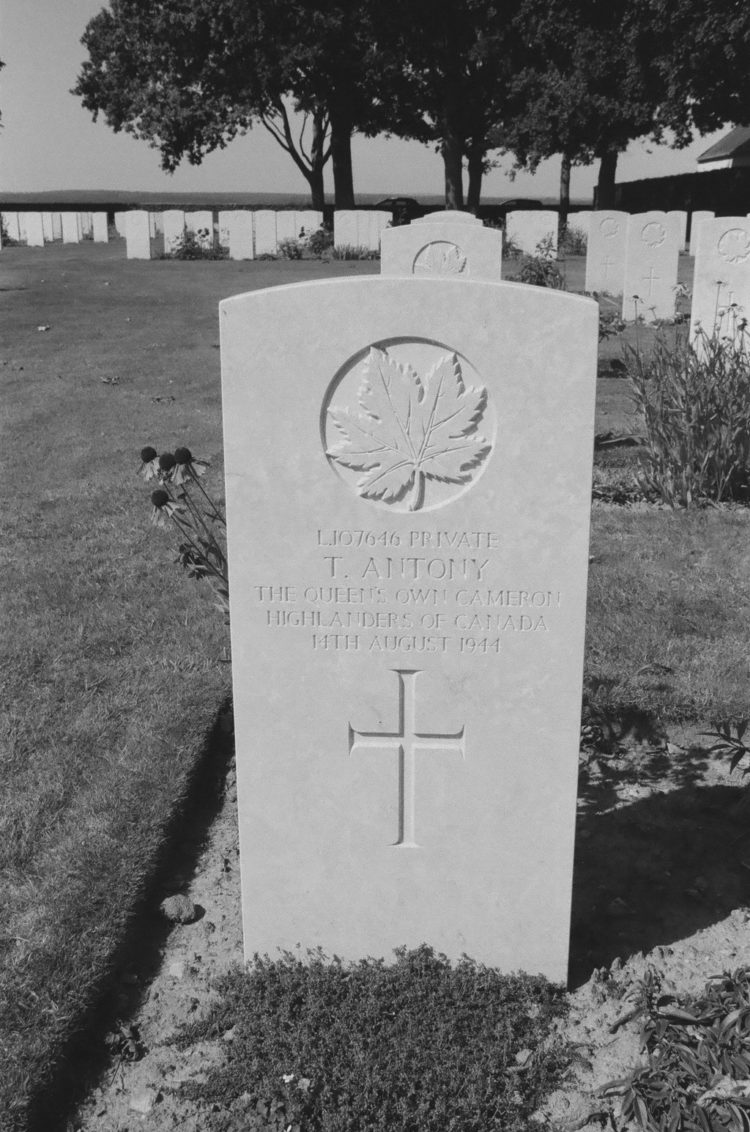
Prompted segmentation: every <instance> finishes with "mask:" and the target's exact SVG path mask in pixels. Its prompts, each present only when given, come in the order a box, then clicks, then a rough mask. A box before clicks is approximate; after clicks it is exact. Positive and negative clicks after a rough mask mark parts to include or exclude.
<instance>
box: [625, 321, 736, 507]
mask: <svg viewBox="0 0 750 1132" xmlns="http://www.w3.org/2000/svg"><path fill="white" fill-rule="evenodd" d="M626 351H627V353H626V358H627V367H628V375H629V377H630V382H631V388H632V391H633V396H634V400H635V403H636V407H637V408H638V410H639V411H640V413H641V414H642V416H643V419H644V423H645V430H646V444H645V446H644V447H643V449H642V450H641V452H640V460H641V472H640V479H641V484H642V486H643V488H644V490H647V491H649V492H654V493H655V494H656V495H657V496H658V498H660V499H661V500H662V501H663V502H664V503H667V504H669V506H670V507H690V506H691V505H693V504H696V503H706V502H713V503H719V502H723V501H729V500H741V501H746V500H747V499H748V498H749V497H750V353H749V352H748V340H747V335H746V332H745V330H744V328H741V327H738V328H737V332H736V333H735V334H733V335H722V334H720V333H718V332H717V333H715V334H713V335H711V336H710V337H709V336H708V335H707V334H705V333H704V332H702V331H699V333H698V334H697V336H696V338H695V341H694V342H693V343H692V344H690V343H688V342H687V341H685V339H684V336H683V337H682V338H681V339H680V338H678V337H677V334H675V340H674V342H673V343H672V344H669V343H667V341H666V339H665V338H664V337H660V338H657V340H656V342H655V344H654V348H653V350H652V352H651V354H650V355H649V356H648V358H644V356H643V355H642V353H641V351H640V349H639V348H637V347H636V348H632V347H631V348H627V347H626Z"/></svg>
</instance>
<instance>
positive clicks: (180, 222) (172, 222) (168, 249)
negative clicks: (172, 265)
mask: <svg viewBox="0 0 750 1132" xmlns="http://www.w3.org/2000/svg"><path fill="white" fill-rule="evenodd" d="M162 225H163V229H164V252H165V254H166V255H171V254H172V252H173V251H174V250H175V248H176V247H177V245H178V244H179V243H180V241H181V240H182V238H183V236H184V235H185V213H184V212H183V211H182V209H181V208H168V209H166V210H165V212H164V215H163V218H162Z"/></svg>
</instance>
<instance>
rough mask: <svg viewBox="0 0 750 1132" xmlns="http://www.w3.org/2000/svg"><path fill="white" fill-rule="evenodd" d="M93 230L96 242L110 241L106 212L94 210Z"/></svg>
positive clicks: (106, 242)
mask: <svg viewBox="0 0 750 1132" xmlns="http://www.w3.org/2000/svg"><path fill="white" fill-rule="evenodd" d="M91 230H92V234H93V237H94V243H95V244H108V243H109V225H108V223H107V214H106V212H94V213H92V216H91Z"/></svg>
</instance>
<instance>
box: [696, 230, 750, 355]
mask: <svg viewBox="0 0 750 1132" xmlns="http://www.w3.org/2000/svg"><path fill="white" fill-rule="evenodd" d="M730 307H733V308H734V310H730V309H729V308H730ZM741 319H748V320H750V219H749V218H748V217H746V216H720V217H718V218H716V219H714V220H704V221H703V222H702V223H701V225H700V231H699V233H698V246H697V248H696V253H695V271H694V275H693V303H692V309H691V312H690V336H691V340H694V339H695V337H696V334H697V330H698V327H699V326H700V327H701V329H702V330H703V331H704V332H705V333H706V334H708V335H709V336H711V335H712V334H714V333H715V332H718V333H719V334H722V335H731V334H732V333H733V332H734V330H735V329H736V322H737V321H738V320H741Z"/></svg>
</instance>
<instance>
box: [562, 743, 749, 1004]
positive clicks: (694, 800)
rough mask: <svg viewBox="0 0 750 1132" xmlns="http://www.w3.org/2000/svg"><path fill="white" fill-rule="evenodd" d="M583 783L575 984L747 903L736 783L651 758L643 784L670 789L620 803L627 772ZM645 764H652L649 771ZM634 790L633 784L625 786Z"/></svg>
mask: <svg viewBox="0 0 750 1132" xmlns="http://www.w3.org/2000/svg"><path fill="white" fill-rule="evenodd" d="M603 762H604V765H603V767H601V771H600V774H599V775H598V779H597V781H591V780H589V781H587V776H584V782H583V792H582V801H583V803H584V805H583V809H582V812H581V814H580V815H579V821H578V829H577V837H576V856H575V868H574V874H573V915H572V927H571V933H572V934H571V958H570V969H569V985H570V986H571V987H576V986H580V984H581V983H583V982H585V981H586V980H587V979H588V978H589V976H590V975H591V973H592V972H593V970H594V969H595V968H596V967H601V966H604V965H609V964H610V963H611V962H612V960H613V959H614V958H615V957H617V956H619V957H620V958H622V959H627V957H628V956H630V955H633V954H635V953H636V952H646V951H650V950H651V949H652V948H654V947H657V946H659V945H662V946H668V945H669V944H671V943H674V942H675V941H677V940H681V939H684V938H686V937H687V936H690V935H692V934H693V933H695V932H696V931H699V930H700V929H701V928H706V927H709V926H710V925H712V924H714V923H717V922H718V921H720V920H722V919H724V918H725V917H727V916H728V915H729V914H730V913H731V912H732V911H733V910H734V909H735V908H738V907H743V906H745V905H747V904H748V903H750V823H749V822H748V816H749V813H750V810H749V809H748V806H747V804H746V800H745V798H744V795H743V792H742V790H741V788H739V787H732V786H699V785H697V784H696V783H697V779H698V777H699V775H700V769H701V767H700V761H699V760H698V761H697V762H696V760H695V759H693V760H690V761H689V760H687V759H686V760H685V761H684V764H682V765H680V764H678V765H677V766H675V765H673V762H674V760H673V759H672V758H670V757H669V756H667V755H666V754H661V753H659V752H654V753H653V758H652V759H650V760H649V759H645V760H641V761H640V765H639V766H638V767H637V768H635V769H634V772H633V773H634V775H635V776H636V778H637V787H636V786H635V781H634V790H635V789H638V788H642V787H643V786H644V785H647V784H648V783H649V782H651V783H655V782H657V781H659V782H660V783H661V785H662V786H663V787H665V788H666V789H665V792H662V793H653V794H651V795H650V796H649V797H646V798H641V799H639V800H635V801H633V802H632V803H631V804H629V805H624V806H620V807H619V808H617V809H610V810H608V811H607V812H604V813H602V812H601V811H602V809H603V808H606V807H607V806H608V805H614V803H615V799H616V795H615V791H614V788H613V784H614V782H615V781H617V782H618V784H619V786H620V797H622V781H623V772H622V768H621V767H620V766H612V767H607V765H606V760H604V761H603ZM644 762H645V763H646V764H647V765H645V766H644ZM626 791H627V787H626Z"/></svg>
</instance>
